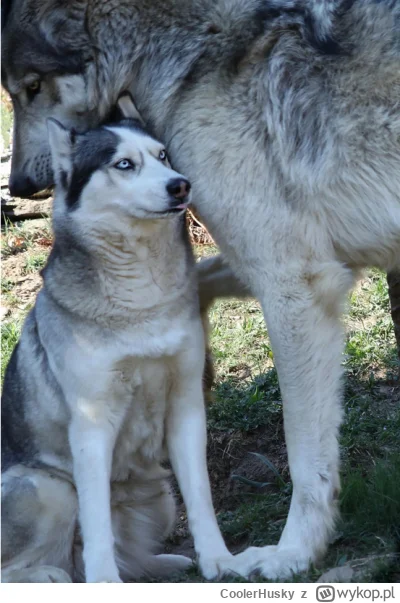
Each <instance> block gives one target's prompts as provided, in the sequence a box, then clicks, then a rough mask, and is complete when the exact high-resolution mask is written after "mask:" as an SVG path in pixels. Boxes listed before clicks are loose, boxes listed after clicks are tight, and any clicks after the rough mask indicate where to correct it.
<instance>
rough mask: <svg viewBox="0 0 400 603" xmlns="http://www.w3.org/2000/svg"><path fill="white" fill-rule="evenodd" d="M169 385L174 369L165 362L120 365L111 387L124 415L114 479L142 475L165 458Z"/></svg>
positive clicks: (114, 466)
mask: <svg viewBox="0 0 400 603" xmlns="http://www.w3.org/2000/svg"><path fill="white" fill-rule="evenodd" d="M170 382H171V366H170V363H169V362H168V361H166V360H165V359H141V360H137V359H136V360H134V359H132V358H126V359H124V360H123V361H121V362H120V363H119V365H118V370H117V371H116V375H115V378H114V379H113V386H112V388H113V390H114V392H113V393H114V396H115V398H116V399H119V400H120V401H121V403H122V405H123V407H124V414H123V418H122V421H121V426H120V430H119V433H118V436H117V440H116V443H115V448H114V456H113V473H112V478H113V479H117V480H122V479H126V478H127V477H128V474H129V473H131V472H134V473H141V472H142V471H143V470H144V469H145V468H146V466H151V465H152V464H154V462H159V461H160V460H161V459H162V457H163V446H164V431H165V429H164V425H165V417H166V413H167V412H168V406H167V399H168V391H169V387H170Z"/></svg>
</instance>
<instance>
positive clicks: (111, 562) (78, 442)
mask: <svg viewBox="0 0 400 603" xmlns="http://www.w3.org/2000/svg"><path fill="white" fill-rule="evenodd" d="M79 406H80V407H81V409H82V410H81V411H78V410H75V411H73V415H72V422H71V425H70V429H69V441H70V446H71V451H72V458H73V468H74V479H75V484H76V489H77V492H78V500H79V519H80V525H81V531H82V537H83V560H84V564H85V573H86V582H121V580H120V577H119V573H118V568H117V565H116V562H115V557H114V537H113V532H112V525H111V507H110V478H111V465H112V456H113V450H114V444H115V439H116V435H117V433H118V427H119V423H120V421H118V424H116V423H117V421H116V417H115V416H113V417H109V416H107V415H108V413H107V410H106V409H107V404H106V403H103V402H100V401H97V402H96V403H93V404H92V403H90V402H85V404H80V405H79V404H76V405H74V407H75V408H76V407H78V408H79Z"/></svg>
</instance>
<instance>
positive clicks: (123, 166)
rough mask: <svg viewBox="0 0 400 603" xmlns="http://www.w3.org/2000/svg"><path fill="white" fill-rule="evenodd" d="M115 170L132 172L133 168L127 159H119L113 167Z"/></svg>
mask: <svg viewBox="0 0 400 603" xmlns="http://www.w3.org/2000/svg"><path fill="white" fill-rule="evenodd" d="M114 167H115V168H117V170H134V169H135V166H134V165H133V163H132V162H131V161H130V160H129V159H121V160H120V161H118V163H116V164H115V165H114Z"/></svg>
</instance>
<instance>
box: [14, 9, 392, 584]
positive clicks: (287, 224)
mask: <svg viewBox="0 0 400 603" xmlns="http://www.w3.org/2000/svg"><path fill="white" fill-rule="evenodd" d="M37 2H38V0H15V3H16V6H18V11H19V12H17V10H14V8H13V7H12V8H11V12H10V14H9V17H8V23H7V24H6V31H5V35H4V44H5V49H6V52H7V53H8V54H7V55H6V57H5V58H6V65H5V76H6V79H5V81H6V85H7V87H8V89H9V90H10V91H11V93H12V95H13V99H14V103H15V104H16V105H17V104H19V109H18V111H19V114H18V117H17V131H18V136H17V139H18V137H21V138H26V140H28V136H27V135H26V134H22V133H23V132H26V130H27V125H26V124H28V122H29V118H28V115H29V114H30V113H31V115H35V121H36V125H35V127H34V128H33V129H32V132H31V133H30V134H29V136H30V137H33V136H34V132H36V134H35V136H37V138H36V140H41V141H42V143H41V151H40V152H36V151H35V150H34V148H33V146H32V145H31V144H27V145H26V146H25V149H24V151H21V146H18V150H17V151H16V153H17V154H16V155H15V157H16V159H15V162H14V167H13V176H12V182H13V181H14V183H18V176H19V175H21V173H22V175H23V176H24V177H25V178H26V177H29V178H30V182H28V183H25V184H27V185H31V189H32V187H33V188H35V187H36V188H37V186H39V184H40V186H43V183H44V182H43V180H47V183H48V182H49V181H50V180H51V174H50V172H47V174H46V178H44V179H43V180H39V181H37V182H36V181H35V175H34V167H33V166H35V165H39V163H40V159H38V156H39V155H40V154H45V153H46V144H45V137H44V135H43V134H40V128H41V125H40V119H44V118H45V116H46V112H47V111H48V110H49V107H50V111H51V109H52V107H53V108H54V110H57V111H65V112H68V111H69V109H68V107H70V105H68V101H67V102H66V103H65V104H64V103H63V102H60V101H56V100H55V101H53V102H50V101H47V100H46V99H48V98H49V96H48V95H49V92H48V89H49V86H55V85H56V82H57V79H56V76H57V75H59V74H60V72H62V73H64V74H67V73H74V74H75V75H74V76H72V77H77V78H78V80H79V78H80V81H81V82H82V91H83V92H84V93H83V94H82V96H81V97H80V99H81V105H83V106H84V113H85V115H87V117H88V119H89V120H90V119H92V118H93V114H95V113H96V111H97V118H98V119H101V118H103V117H104V116H105V115H106V114H107V112H108V110H109V108H110V106H111V105H112V103H113V102H114V101H115V99H116V97H117V96H118V94H119V93H120V92H121V91H122V90H123V89H125V88H131V89H132V90H133V91H134V94H135V98H136V99H137V103H138V107H139V110H140V111H141V112H142V113H143V115H144V117H145V119H146V121H149V122H150V123H151V125H152V127H153V128H154V130H155V132H156V133H157V135H158V136H159V137H161V138H162V139H163V140H165V141H166V143H167V145H168V147H169V149H170V151H171V156H172V160H173V162H174V164H175V165H176V166H177V168H178V169H179V170H181V171H183V172H184V173H186V174H187V175H188V176H189V177H190V179H191V181H192V183H193V192H194V202H195V207H196V211H197V212H198V213H199V215H200V216H201V218H202V220H203V221H204V222H205V224H206V225H207V227H208V228H209V229H210V231H211V233H212V235H213V237H214V238H215V240H216V241H217V243H218V245H219V246H220V247H221V249H222V251H223V254H224V256H225V257H226V258H227V259H228V261H229V264H230V266H231V267H232V269H233V271H234V272H235V274H236V275H237V276H238V277H239V278H240V279H241V281H242V282H243V283H244V285H246V286H247V287H248V288H249V289H250V290H251V291H252V293H253V294H254V295H256V296H257V297H258V298H259V300H260V301H261V304H262V306H263V310H264V314H265V318H266V322H267V325H268V329H269V334H270V337H271V342H272V347H273V350H274V358H275V362H276V366H277V369H278V374H279V380H280V386H281V390H282V397H283V404H284V419H285V433H286V442H287V448H288V455H289V464H290V471H291V477H292V480H293V497H292V503H291V507H290V512H289V517H288V521H287V524H286V526H285V528H284V531H283V533H282V536H281V539H280V541H279V544H278V545H277V546H268V547H264V548H262V549H249V550H247V551H245V552H244V553H242V554H241V555H238V556H237V557H235V559H234V561H235V563H234V569H236V571H238V572H239V573H242V574H244V575H247V574H248V573H249V572H250V571H251V570H252V569H253V568H254V567H258V568H259V569H260V570H261V571H262V573H263V574H264V575H265V576H267V577H268V578H271V579H276V578H282V577H290V575H291V573H292V572H293V571H299V570H303V569H305V568H306V567H307V566H308V564H309V562H310V561H314V560H316V559H317V557H318V556H319V555H320V554H321V553H323V552H324V550H325V547H326V544H327V542H328V539H329V535H330V534H331V532H332V529H333V526H334V521H335V515H336V500H337V495H338V492H339V473H338V458H339V454H338V442H337V433H338V428H339V424H340V420H341V408H340V398H341V372H342V371H341V368H340V355H341V350H342V345H343V338H342V328H341V323H340V314H341V304H342V301H343V299H344V297H345V294H346V292H347V291H348V290H349V289H350V287H351V286H352V284H353V282H354V279H355V276H356V274H357V271H358V270H359V269H360V268H362V267H364V266H368V265H375V266H379V267H381V268H383V269H392V268H396V266H399V265H400V105H399V98H400V33H399V32H400V2H398V1H396V0H382V1H375V0H298V1H295V0H293V1H292V0H229V1H228V0H217V1H215V0H164V1H163V2H160V1H156V0H136V1H135V0H129V1H128V0H126V1H125V0H116V1H115V2H113V3H110V2H108V1H107V2H106V1H105V0H93V1H91V2H90V3H87V4H86V2H84V1H82V2H79V1H78V0H75V2H70V3H68V7H67V6H66V3H63V2H60V1H55V0H46V1H45V2H41V3H40V5H41V9H40V11H39V13H40V14H38V15H37V16H36V13H35V11H34V10H33V8H32V7H35V6H37V5H39V3H38V4H36V3H37ZM110 7H112V10H110ZM69 11H74V20H70V19H65V16H66V15H68V14H69ZM32 14H34V16H35V18H33V17H32ZM26 15H30V18H29V24H27V23H26V21H23V20H24V19H26ZM21 22H22V23H23V24H24V25H23V27H24V28H25V27H26V28H27V30H28V31H29V32H30V34H29V35H30V39H32V40H33V41H37V40H38V39H39V38H40V39H42V38H43V39H44V40H45V42H46V44H47V47H46V48H45V49H44V51H43V52H42V51H41V49H40V47H38V49H37V54H38V56H40V57H41V59H42V64H43V65H45V66H46V65H47V64H48V62H51V58H52V57H60V56H62V53H63V51H64V50H65V49H71V50H73V51H76V53H75V54H71V55H70V56H71V58H74V59H77V57H78V58H80V59H81V62H80V64H74V65H68V66H66V68H65V70H64V71H63V69H62V67H61V69H59V70H58V71H57V70H54V69H53V70H52V68H51V67H48V69H47V71H46V69H45V71H46V73H45V74H44V76H43V77H41V74H42V71H41V65H36V64H35V61H34V60H33V61H31V63H30V64H29V65H27V66H26V67H24V65H22V64H19V66H18V69H19V71H18V74H17V75H16V69H15V68H13V65H15V58H13V57H14V55H13V53H16V52H17V51H16V48H17V45H16V42H15V40H16V37H15V36H16V35H18V28H20V27H21V25H20V24H21ZM84 23H85V27H84ZM22 46H23V45H22ZM35 52H36V51H35ZM54 60H55V59H54ZM13 61H14V62H13ZM32 63H33V64H34V66H33V65H32ZM35 74H36V75H35ZM28 76H30V77H31V80H30V81H32V77H33V78H34V77H36V79H38V78H39V79H41V85H42V89H41V92H40V93H39V94H36V95H35V96H34V97H33V96H32V94H27V92H26V84H27V83H29V79H28ZM62 80H63V78H59V80H58V81H59V84H57V85H60V81H62ZM35 86H36V85H35ZM35 86H34V87H35ZM36 90H37V87H36ZM85 90H87V94H86V93H85ZM41 99H42V100H41ZM81 113H82V111H80V116H79V119H82V118H84V116H82V115H81ZM72 114H73V110H72V112H69V116H70V118H71V119H73V115H72ZM21 120H22V121H21ZM18 153H20V154H22V153H24V154H25V159H24V161H22V160H20V159H19V158H18ZM38 162H39V163H38ZM13 179H14V180H13ZM28 188H29V186H28ZM225 272H227V271H226V270H225ZM217 273H218V271H217V272H214V274H213V276H212V279H211V281H213V282H215V281H217V280H218V278H217ZM228 276H229V275H228ZM231 284H232V282H231V283H230V285H231ZM220 289H221V290H222V291H223V290H224V287H223V286H221V288H220Z"/></svg>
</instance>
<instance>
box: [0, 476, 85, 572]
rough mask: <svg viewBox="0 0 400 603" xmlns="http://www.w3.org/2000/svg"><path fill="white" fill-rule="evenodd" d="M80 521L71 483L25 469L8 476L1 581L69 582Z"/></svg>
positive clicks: (3, 506) (3, 504)
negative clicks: (74, 544)
mask: <svg viewBox="0 0 400 603" xmlns="http://www.w3.org/2000/svg"><path fill="white" fill-rule="evenodd" d="M76 517H77V498H76V494H75V490H74V488H73V486H72V485H71V484H70V483H69V482H68V481H66V480H63V479H61V478H59V477H58V476H54V475H51V473H50V472H49V471H46V470H42V469H33V468H29V467H24V466H23V465H15V466H13V467H11V468H10V469H8V470H7V471H6V472H5V473H3V475H2V492H1V523H2V539H1V540H2V541H1V565H2V580H3V581H4V582H64V581H68V580H67V578H68V574H70V573H72V570H73V567H72V548H73V540H74V533H75V528H76ZM66 572H67V573H66Z"/></svg>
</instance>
